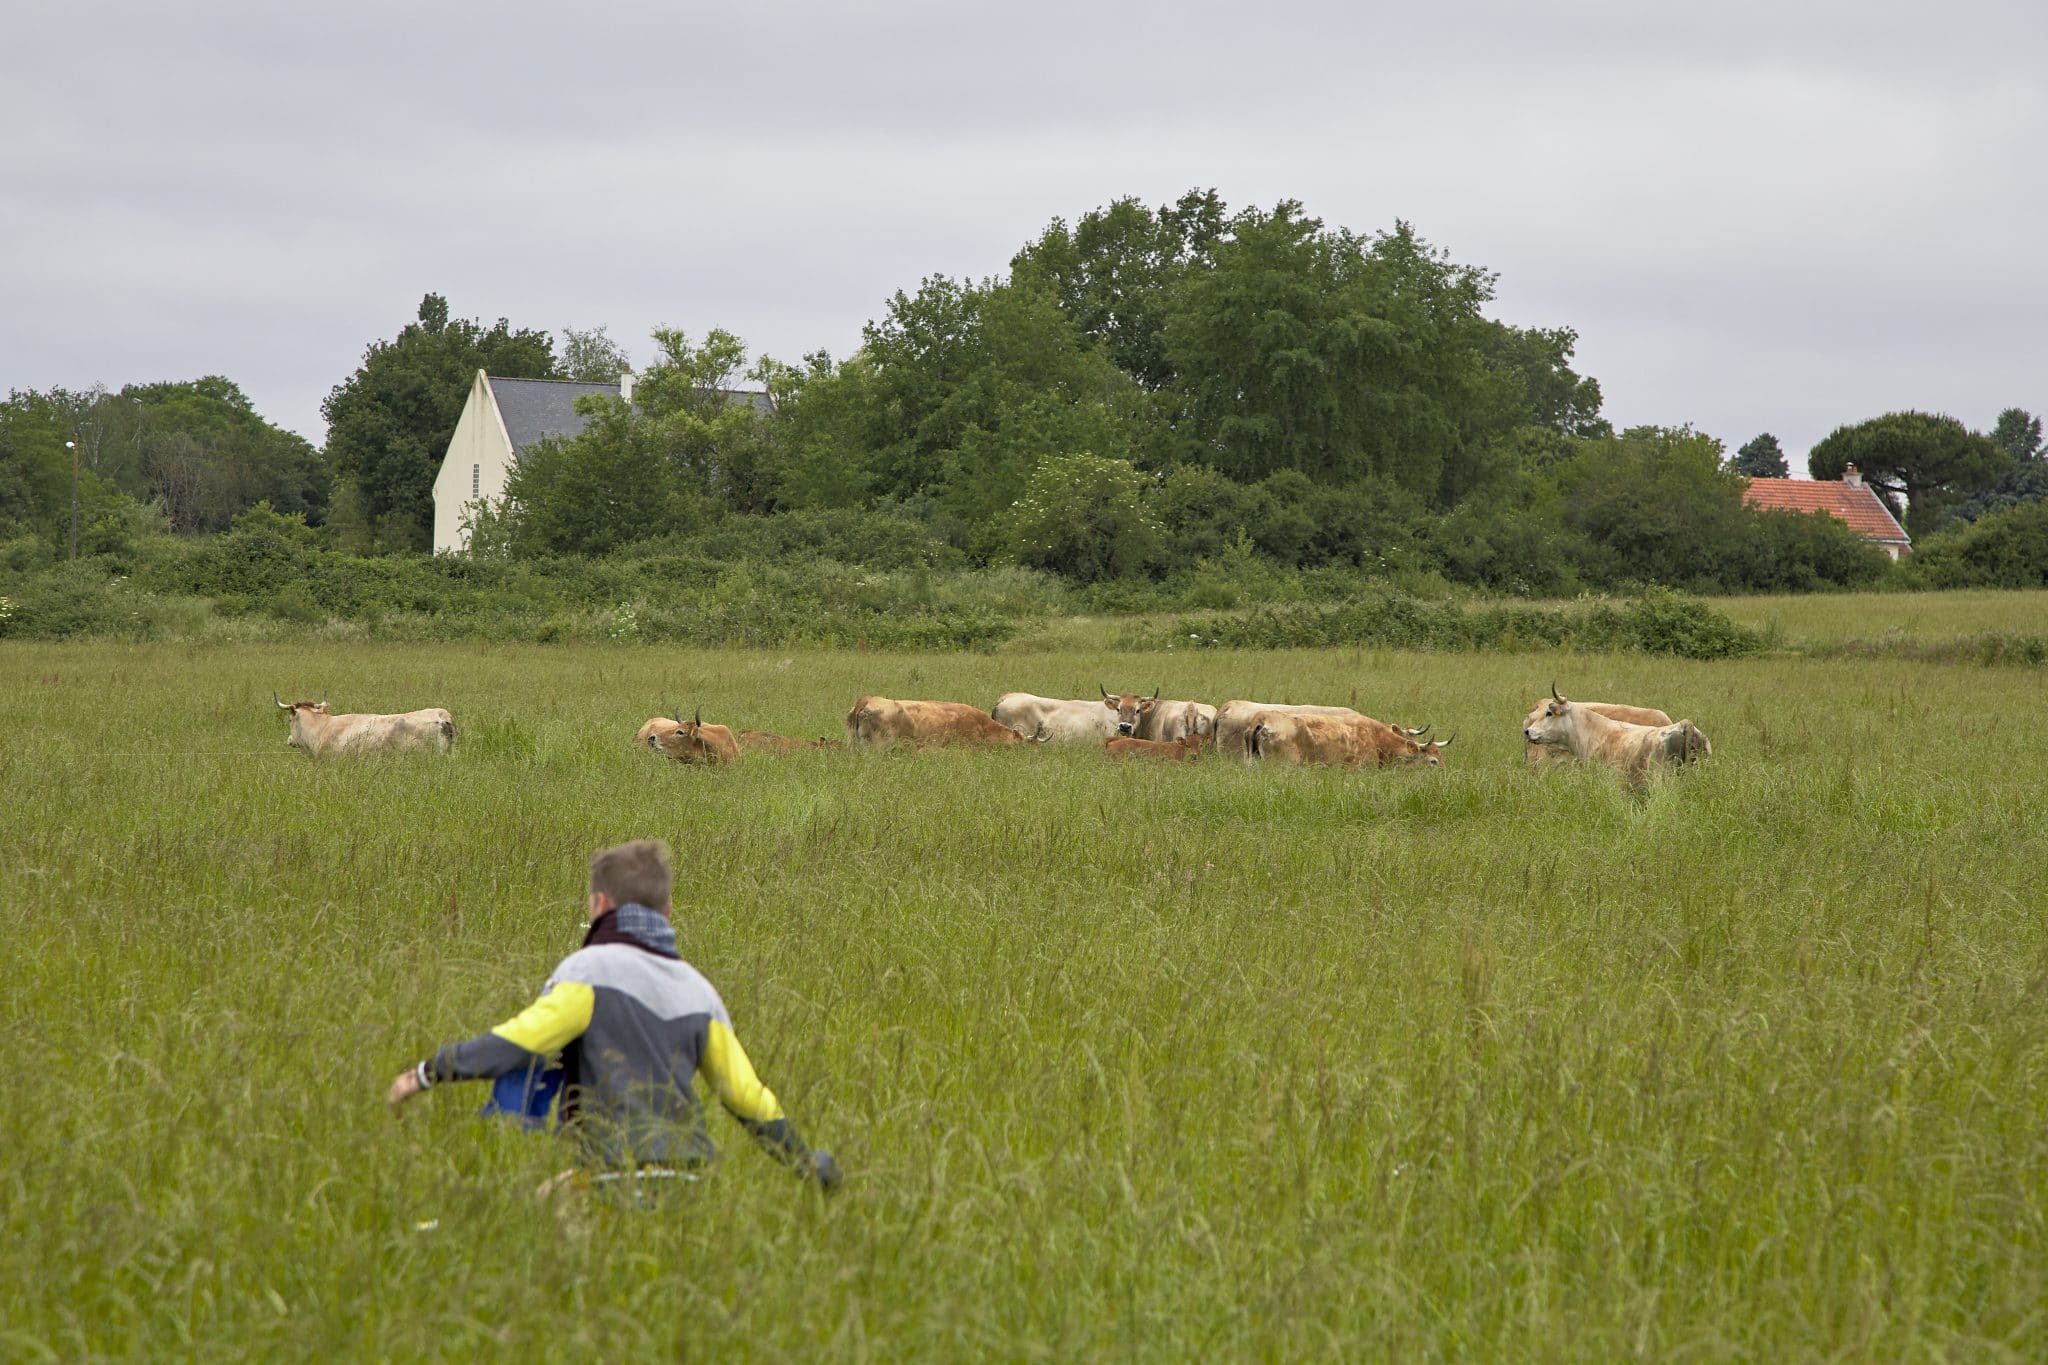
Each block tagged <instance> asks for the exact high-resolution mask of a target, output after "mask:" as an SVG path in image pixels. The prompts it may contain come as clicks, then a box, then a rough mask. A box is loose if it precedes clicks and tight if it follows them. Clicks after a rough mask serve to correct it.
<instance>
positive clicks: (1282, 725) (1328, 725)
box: [1249, 711, 1457, 768]
mask: <svg viewBox="0 0 2048 1365" xmlns="http://www.w3.org/2000/svg"><path fill="white" fill-rule="evenodd" d="M1428 729H1429V727H1428V726H1426V725H1425V726H1423V727H1422V729H1420V730H1404V729H1402V728H1401V727H1400V726H1398V725H1389V724H1387V723H1386V722H1385V721H1382V720H1374V719H1373V718H1372V717H1371V716H1360V715H1349V716H1330V715H1306V716H1303V715H1290V714H1288V713H1286V712H1281V711H1263V712H1260V713H1259V714H1258V715H1257V716H1256V717H1254V718H1253V721H1252V725H1251V731H1250V740H1249V747H1250V750H1251V755H1252V757H1253V758H1256V759H1261V760H1267V759H1270V760H1274V761H1277V762H1281V763H1326V764H1331V765H1334V766H1337V767H1345V768H1359V767H1367V766H1370V767H1375V768H1391V767H1400V766H1404V765H1408V764H1419V765H1421V766H1424V767H1429V768H1441V767H1443V765H1444V750H1445V749H1448V748H1449V747H1450V746H1451V742H1452V740H1455V739H1456V738H1457V736H1456V735H1452V736H1450V737H1449V738H1447V739H1440V740H1431V741H1424V740H1423V739H1422V738H1421V736H1422V735H1423V733H1424V732H1425V731H1427V730H1428Z"/></svg>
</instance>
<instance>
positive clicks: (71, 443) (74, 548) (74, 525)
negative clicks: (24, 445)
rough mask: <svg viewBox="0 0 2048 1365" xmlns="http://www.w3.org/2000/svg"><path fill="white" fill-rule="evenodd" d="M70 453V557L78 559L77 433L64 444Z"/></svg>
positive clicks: (73, 433) (72, 434)
mask: <svg viewBox="0 0 2048 1365" xmlns="http://www.w3.org/2000/svg"><path fill="white" fill-rule="evenodd" d="M64 445H65V448H66V449H68V450H69V451H70V452H71V557H72V558H73V559H76V558H78V433H77V432H75V431H74V432H72V433H71V439H70V440H68V441H66V442H65V443H64Z"/></svg>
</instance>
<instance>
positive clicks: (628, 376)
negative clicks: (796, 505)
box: [619, 365, 1855, 472]
mask: <svg viewBox="0 0 2048 1365" xmlns="http://www.w3.org/2000/svg"><path fill="white" fill-rule="evenodd" d="M619 397H621V398H623V399H625V400H626V401H627V402H628V403H630V402H632V401H633V367H632V366H631V365H628V366H626V367H625V368H623V369H621V370H620V371H619ZM1850 470H1851V472H1854V470H1855V466H1854V465H1851V466H1850Z"/></svg>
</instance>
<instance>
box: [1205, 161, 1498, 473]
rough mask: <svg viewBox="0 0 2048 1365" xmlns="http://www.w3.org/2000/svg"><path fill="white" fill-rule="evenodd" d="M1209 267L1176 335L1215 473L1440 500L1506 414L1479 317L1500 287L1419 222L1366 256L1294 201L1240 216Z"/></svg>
mask: <svg viewBox="0 0 2048 1365" xmlns="http://www.w3.org/2000/svg"><path fill="white" fill-rule="evenodd" d="M1210 255H1211V264H1209V265H1208V266H1207V267H1206V268H1205V269H1201V270H1197V271H1193V272H1190V273H1189V275H1188V276H1187V278H1186V279H1185V281H1184V282H1183V283H1182V285H1181V287H1180V288H1179V289H1178V290H1177V291H1176V293H1175V298H1174V304H1173V307H1172V310H1171V315H1170V316H1169V318H1168V321H1167V324H1166V331H1165V337H1166V345H1167V353H1168V356H1169V357H1170V359H1171V361H1172V364H1173V366H1174V369H1175V371H1176V373H1177V376H1178V378H1177V381H1176V382H1177V384H1178V386H1179V389H1180V392H1181V394H1182V396H1183V397H1184V399H1185V400H1186V403H1187V406H1188V412H1189V416H1190V417H1191V418H1192V420H1193V421H1194V422H1195V423H1196V424H1197V426H1198V429H1199V433H1200V438H1201V451H1202V454H1201V458H1202V459H1203V460H1204V462H1206V463H1210V464H1213V465H1215V466H1216V467H1217V468H1219V469H1221V470H1222V471H1223V472H1224V473H1226V474H1229V475H1230V476H1231V477H1233V478H1236V479H1240V480H1247V481H1250V480H1257V479H1262V478H1264V477H1266V476H1267V475H1268V474H1271V473H1274V472H1276V471H1278V470H1282V469H1292V470H1297V471H1299V472H1301V473H1303V474H1307V475H1309V476H1310V477H1311V478H1313V479H1315V480H1316V481H1318V482H1321V483H1348V482H1352V481H1354V480H1357V479H1360V478H1364V477H1367V476H1371V475H1378V476H1381V477H1385V478H1388V479H1391V480H1392V481H1394V482H1395V483H1397V484H1399V485H1401V486H1403V487H1406V488H1408V489H1411V490H1413V491H1417V492H1424V491H1427V492H1432V493H1434V492H1435V491H1436V490H1437V489H1438V486H1439V483H1440V482H1441V481H1442V480H1443V478H1444V476H1445V474H1446V473H1447V471H1448V469H1449V467H1450V465H1451V462H1452V460H1453V458H1454V457H1455V456H1456V455H1457V454H1458V452H1459V448H1460V446H1461V444H1462V442H1463V441H1464V440H1465V439H1466V438H1467V436H1468V434H1469V432H1470V429H1469V427H1468V423H1469V422H1471V421H1472V420H1474V418H1475V416H1476V415H1477V414H1480V413H1482V412H1484V411H1487V410H1490V409H1491V408H1493V407H1494V406H1495V405H1494V403H1493V402H1491V401H1490V398H1491V395H1490V394H1489V392H1488V388H1489V379H1488V374H1487V368H1486V362H1485V358H1484V355H1483V346H1484V343H1485V341H1486V339H1487V338H1486V335H1485V333H1486V329H1487V327H1488V325H1489V324H1488V323H1487V322H1486V320H1485V319H1484V318H1483V317H1482V316H1481V314H1480V311H1479V310H1480V306H1481V305H1482V304H1484V303H1485V302H1486V301H1487V300H1488V299H1489V298H1491V297H1492V285H1493V281H1492V276H1491V275H1489V274H1487V273H1486V272H1485V271H1482V270H1477V269H1473V268H1471V267H1467V266H1461V265H1457V264H1455V263H1453V262H1451V261H1450V260H1449V259H1448V258H1447V257H1446V256H1444V255H1443V254H1442V253H1441V252H1438V251H1436V250H1434V249H1432V248H1431V247H1429V246H1428V244H1426V243H1425V242H1423V241H1422V240H1421V239H1420V238H1419V237H1417V236H1416V235H1415V233H1414V231H1413V230H1412V229H1411V228H1409V227H1408V225H1407V224H1405V223H1402V224H1397V225H1396V226H1395V228H1394V230H1393V231H1391V232H1386V233H1382V234H1380V235H1379V236H1377V237H1375V238H1374V239H1372V240H1371V241H1370V242H1367V241H1365V240H1364V239H1362V238H1359V237H1357V236H1355V235H1353V234H1352V233H1350V232H1348V231H1345V230H1343V229H1341V228H1340V229H1329V230H1326V229H1324V227H1323V225H1322V223H1321V222H1320V220H1318V219H1315V218H1311V217H1308V216H1307V215H1306V214H1304V213H1303V212H1302V209H1301V205H1300V204H1298V203H1295V202H1293V201H1291V200H1290V201H1285V202H1282V203H1281V204H1279V205H1277V206H1276V207H1275V208H1274V209H1273V210H1272V211H1271V212H1266V211H1263V210H1258V209H1248V210H1246V211H1244V212H1242V213H1239V214H1237V215H1236V216H1235V217H1233V218H1232V219H1231V220H1230V223H1229V232H1228V236H1227V238H1226V239H1224V240H1221V241H1218V242H1217V243H1215V245H1214V246H1213V248H1212V250H1211V253H1210Z"/></svg>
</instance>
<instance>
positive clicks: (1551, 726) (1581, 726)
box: [1522, 683, 1714, 787]
mask: <svg viewBox="0 0 2048 1365" xmlns="http://www.w3.org/2000/svg"><path fill="white" fill-rule="evenodd" d="M1522 733H1523V737H1524V738H1526V739H1527V740H1528V741H1529V742H1530V743H1531V744H1550V745H1556V746H1558V747H1561V748H1564V749H1568V750H1570V752H1571V755H1572V757H1573V758H1581V759H1591V760H1594V761H1597V762H1600V763H1605V764H1606V765H1607V766H1609V767H1611V768H1616V769H1619V770H1620V771H1621V773H1622V775H1623V776H1625V777H1626V778H1627V779H1628V781H1629V784H1630V785H1631V786H1634V787H1641V786H1642V785H1643V784H1644V783H1645V782H1647V781H1648V780H1649V775H1650V773H1651V772H1652V771H1653V770H1655V769H1658V768H1675V767H1677V766H1679V765H1680V764H1683V763H1692V762H1696V761H1698V760H1699V759H1702V758H1711V757H1712V756H1713V753H1714V746H1713V745H1712V744H1710V743H1708V742H1707V737H1706V736H1705V735H1703V734H1701V733H1700V729H1699V727H1698V726H1697V725H1694V724H1693V723H1692V722H1691V721H1689V720H1681V721H1679V722H1678V723H1677V724H1675V725H1631V724H1629V723H1628V722H1627V721H1620V720H1612V719H1609V718H1608V717H1606V716H1603V715H1601V714H1600V713H1599V712H1597V711H1592V710H1589V709H1587V708H1586V707H1583V706H1580V705H1578V704H1577V703H1575V702H1573V701H1572V700H1570V699H1569V698H1567V697H1561V696H1559V695H1558V692H1557V685H1556V684H1555V683H1552V684H1551V687H1550V700H1549V701H1547V702H1545V703H1544V704H1543V708H1542V714H1540V715H1539V716H1537V717H1536V720H1535V723H1534V724H1532V725H1529V726H1526V727H1525V728H1524V729H1523V732H1522Z"/></svg>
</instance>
